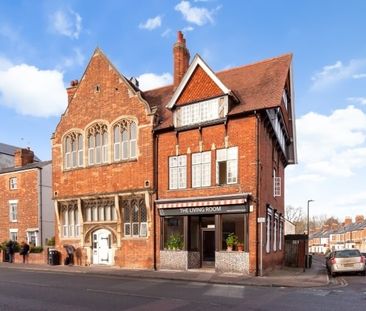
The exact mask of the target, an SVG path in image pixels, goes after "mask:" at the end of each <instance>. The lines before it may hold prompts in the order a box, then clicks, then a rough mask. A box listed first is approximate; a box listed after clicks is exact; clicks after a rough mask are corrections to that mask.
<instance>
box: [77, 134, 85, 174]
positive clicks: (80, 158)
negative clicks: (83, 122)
mask: <svg viewBox="0 0 366 311" xmlns="http://www.w3.org/2000/svg"><path fill="white" fill-rule="evenodd" d="M77 140H78V143H77V145H78V166H79V167H82V166H83V165H84V139H83V135H81V134H79V135H78V138H77Z"/></svg>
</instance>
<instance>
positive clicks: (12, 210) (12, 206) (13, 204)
mask: <svg viewBox="0 0 366 311" xmlns="http://www.w3.org/2000/svg"><path fill="white" fill-rule="evenodd" d="M9 221H10V222H17V221H18V200H9Z"/></svg>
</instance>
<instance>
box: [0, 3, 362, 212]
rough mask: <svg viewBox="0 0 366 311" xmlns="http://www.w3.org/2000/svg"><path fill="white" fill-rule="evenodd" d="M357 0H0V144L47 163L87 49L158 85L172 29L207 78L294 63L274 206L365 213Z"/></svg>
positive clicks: (165, 79) (166, 69) (167, 74)
mask: <svg viewBox="0 0 366 311" xmlns="http://www.w3.org/2000/svg"><path fill="white" fill-rule="evenodd" d="M365 12H366V2H365V1H362V0H359V1H348V2H345V1H341V0H339V1H337V0H332V1H331V0H329V1H326V0H324V1H293V0H288V1H285V0H277V1H258V0H257V1H222V0H221V1H220V0H205V1H204V0H199V1H193V0H191V1H179V0H175V1H172V0H170V1H167V0H166V1H163V0H151V1H117V0H109V1H104V2H101V1H93V0H90V1H76V0H75V1H71V0H70V1H50V0H49V1H46V0H44V1H26V0H24V1H1V2H0V141H1V142H3V143H8V144H12V145H17V146H30V147H31V148H32V149H33V150H34V151H35V152H36V154H37V155H38V156H39V157H40V158H41V159H42V160H47V159H50V157H51V147H50V137H51V135H52V132H53V131H54V129H55V127H56V124H57V122H58V120H59V117H60V114H61V113H62V112H63V111H64V109H65V107H66V93H65V91H64V89H65V87H66V86H68V85H69V83H70V81H71V80H73V79H80V77H81V76H82V74H83V72H84V69H85V66H86V65H87V63H88V61H89V58H90V56H91V54H92V53H93V51H94V49H95V48H96V47H97V46H99V47H100V48H101V49H102V50H103V51H104V52H105V53H106V55H107V56H108V57H109V58H110V60H111V61H112V62H113V63H114V65H115V66H116V67H117V68H118V69H119V70H120V72H121V73H122V74H124V75H125V76H127V77H131V76H135V77H138V78H139V79H140V83H141V85H142V87H143V88H145V89H147V88H152V87H155V86H158V85H162V84H169V83H170V81H171V73H172V45H173V43H174V42H175V39H176V32H177V30H183V31H184V33H185V37H186V39H187V45H188V48H189V50H190V52H191V55H192V56H193V55H194V54H196V53H199V54H200V55H201V56H202V57H203V58H204V59H205V61H206V62H207V63H208V65H209V66H210V67H211V68H212V69H213V70H215V71H217V70H221V69H226V68H230V67H233V66H239V65H243V64H247V63H251V62H254V61H258V60H262V59H265V58H269V57H273V56H277V55H280V54H283V53H287V52H292V53H293V54H294V61H293V66H294V83H295V95H296V118H297V138H298V153H299V164H298V165H297V166H292V167H290V168H289V169H288V170H287V179H286V204H287V205H293V206H295V207H297V206H302V207H305V206H306V201H307V200H308V199H314V200H315V202H312V203H311V213H312V214H313V215H321V214H324V215H327V216H331V215H334V216H337V217H340V218H343V217H344V216H346V215H350V216H354V215H356V214H365V216H366V203H365V202H366V188H365V184H366V182H365V180H366V178H365V177H364V176H365V175H366V143H365V141H366V87H365V84H366V41H365V33H366V24H365V19H364V15H365Z"/></svg>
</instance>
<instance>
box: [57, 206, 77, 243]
mask: <svg viewBox="0 0 366 311" xmlns="http://www.w3.org/2000/svg"><path fill="white" fill-rule="evenodd" d="M61 222H62V236H63V237H78V236H79V235H80V221H79V211H78V208H77V203H76V202H68V203H62V204H61Z"/></svg>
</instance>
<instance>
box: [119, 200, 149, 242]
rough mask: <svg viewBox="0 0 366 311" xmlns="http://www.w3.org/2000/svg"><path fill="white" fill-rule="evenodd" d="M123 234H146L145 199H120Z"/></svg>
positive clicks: (134, 235) (141, 235) (143, 235)
mask: <svg viewBox="0 0 366 311" xmlns="http://www.w3.org/2000/svg"><path fill="white" fill-rule="evenodd" d="M121 205H122V209H123V222H124V235H125V237H128V236H132V237H146V236H147V209H146V206H145V200H144V199H140V200H136V199H133V200H124V201H122V204H121Z"/></svg>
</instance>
